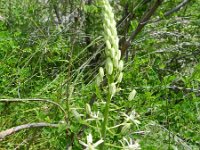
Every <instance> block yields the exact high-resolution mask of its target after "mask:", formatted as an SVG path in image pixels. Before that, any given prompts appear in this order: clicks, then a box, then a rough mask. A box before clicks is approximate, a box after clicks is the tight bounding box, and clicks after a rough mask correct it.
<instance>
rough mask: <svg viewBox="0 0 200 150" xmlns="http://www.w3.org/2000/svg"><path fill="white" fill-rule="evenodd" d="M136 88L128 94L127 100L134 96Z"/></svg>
mask: <svg viewBox="0 0 200 150" xmlns="http://www.w3.org/2000/svg"><path fill="white" fill-rule="evenodd" d="M135 95H136V90H133V91H131V93H130V94H129V96H128V100H129V101H131V100H133V99H134V98H135Z"/></svg>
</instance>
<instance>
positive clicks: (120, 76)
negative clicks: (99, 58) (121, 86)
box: [117, 72, 123, 83]
mask: <svg viewBox="0 0 200 150" xmlns="http://www.w3.org/2000/svg"><path fill="white" fill-rule="evenodd" d="M122 78H123V72H120V74H119V76H118V78H117V82H118V83H121V82H122Z"/></svg>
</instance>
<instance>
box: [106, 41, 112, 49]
mask: <svg viewBox="0 0 200 150" xmlns="http://www.w3.org/2000/svg"><path fill="white" fill-rule="evenodd" d="M106 46H107V48H108V49H111V44H110V42H109V41H108V40H106Z"/></svg>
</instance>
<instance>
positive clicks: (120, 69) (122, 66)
mask: <svg viewBox="0 0 200 150" xmlns="http://www.w3.org/2000/svg"><path fill="white" fill-rule="evenodd" d="M123 68H124V62H123V61H122V60H120V61H119V65H118V69H119V71H122V70H123Z"/></svg>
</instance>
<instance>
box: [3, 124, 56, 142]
mask: <svg viewBox="0 0 200 150" xmlns="http://www.w3.org/2000/svg"><path fill="white" fill-rule="evenodd" d="M39 127H58V124H50V123H45V122H41V123H30V124H24V125H20V126H16V127H12V128H10V129H7V130H5V131H1V132H0V141H1V140H3V139H4V138H5V137H7V136H9V135H11V134H14V133H16V132H18V131H20V130H23V129H29V128H39Z"/></svg>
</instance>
